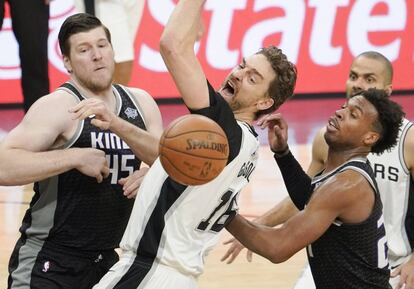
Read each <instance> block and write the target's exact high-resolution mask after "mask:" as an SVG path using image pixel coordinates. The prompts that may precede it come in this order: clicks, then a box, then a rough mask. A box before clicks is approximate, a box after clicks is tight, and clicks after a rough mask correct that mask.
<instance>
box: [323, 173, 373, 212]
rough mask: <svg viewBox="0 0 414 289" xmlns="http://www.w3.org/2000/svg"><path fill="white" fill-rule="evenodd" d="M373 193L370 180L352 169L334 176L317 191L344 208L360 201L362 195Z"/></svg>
mask: <svg viewBox="0 0 414 289" xmlns="http://www.w3.org/2000/svg"><path fill="white" fill-rule="evenodd" d="M372 191H373V189H372V187H371V185H370V183H369V182H368V180H367V179H366V178H365V177H364V176H363V175H362V174H361V173H359V172H357V171H355V170H352V169H346V170H344V171H342V172H340V173H338V174H336V175H334V176H333V177H331V178H330V179H328V180H327V181H326V182H325V183H323V184H322V185H321V186H320V187H319V188H318V189H317V192H319V195H326V197H327V198H329V200H335V203H336V204H337V205H339V206H343V207H346V206H348V205H350V204H351V203H353V202H355V201H358V200H359V198H360V197H361V194H372Z"/></svg>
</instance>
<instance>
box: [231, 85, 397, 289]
mask: <svg viewBox="0 0 414 289" xmlns="http://www.w3.org/2000/svg"><path fill="white" fill-rule="evenodd" d="M385 95H386V92H385V91H383V90H376V89H369V90H368V91H363V92H360V93H358V95H357V96H354V97H352V98H351V99H349V100H348V101H347V103H346V104H345V105H344V106H342V107H341V109H339V110H337V111H336V112H335V114H334V115H333V116H332V117H331V118H330V120H329V122H328V125H327V126H326V132H325V134H324V138H325V140H326V142H327V144H328V146H329V149H328V157H327V161H326V166H325V169H324V170H323V171H322V172H320V173H319V174H317V175H316V176H315V177H314V178H313V180H311V179H310V178H309V177H308V176H307V175H306V173H305V172H304V171H303V170H302V168H301V167H300V165H299V163H298V162H297V161H296V160H295V159H294V157H293V155H292V154H291V153H290V152H289V148H288V147H287V124H286V122H285V121H284V120H283V118H281V117H280V115H277V114H276V115H275V114H274V115H269V116H267V117H266V118H265V119H264V121H263V126H268V127H269V134H268V135H269V145H270V148H271V149H272V151H273V152H274V153H275V159H276V161H277V163H278V166H279V168H280V170H281V172H282V176H283V179H284V182H285V184H286V185H288V184H290V186H295V187H297V189H296V190H295V191H294V192H291V191H289V194H290V197H291V198H292V201H293V202H294V204H295V205H296V206H297V207H298V208H299V209H300V210H301V211H300V212H299V213H297V214H296V215H295V216H293V217H292V218H290V219H289V220H288V221H287V222H285V223H284V225H283V226H282V227H281V228H271V227H265V226H260V225H256V224H254V223H252V222H249V221H247V220H245V219H244V218H243V217H241V216H240V215H238V216H236V217H235V218H234V219H233V220H232V221H231V222H230V223H229V224H228V225H227V227H226V228H227V229H228V230H229V232H230V233H232V234H233V235H234V236H235V237H236V238H238V239H239V241H240V242H241V243H243V244H244V245H245V246H246V247H247V248H249V249H251V250H252V251H254V252H256V253H258V254H260V255H262V256H264V257H266V258H268V259H269V260H271V261H273V262H277V263H279V262H283V261H285V260H287V259H288V258H290V257H291V256H292V255H293V254H295V253H296V252H298V251H299V250H301V249H303V248H305V247H306V248H307V252H308V259H309V263H310V266H311V269H312V275H313V277H314V279H315V284H316V287H317V288H321V289H324V288H338V289H342V288H343V289H348V288H367V289H369V288H372V289H374V288H377V289H378V288H383V289H386V288H389V283H388V281H389V277H390V273H389V268H388V259H387V244H386V242H387V241H386V236H385V229H384V219H383V215H382V204H381V199H380V196H379V193H378V189H377V185H376V182H375V178H374V173H373V171H372V169H371V167H370V165H369V161H368V160H367V158H366V156H367V154H368V153H369V152H372V153H382V152H383V151H384V150H387V149H389V148H391V147H392V146H394V145H395V144H396V143H397V137H398V130H399V127H400V125H401V123H402V117H403V115H404V113H403V112H402V110H401V107H400V106H399V105H397V104H396V103H395V102H392V101H391V100H390V99H389V98H387V97H385Z"/></svg>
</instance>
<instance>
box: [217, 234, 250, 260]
mask: <svg viewBox="0 0 414 289" xmlns="http://www.w3.org/2000/svg"><path fill="white" fill-rule="evenodd" d="M223 244H224V245H227V244H231V246H230V248H229V249H228V250H227V252H226V253H225V254H224V256H223V257H221V259H220V261H221V262H224V261H226V260H227V264H231V263H233V261H234V260H236V258H237V256H239V254H240V251H241V250H243V249H244V248H245V247H244V246H243V245H242V243H240V242H239V241H237V240H236V239H235V238H231V239H228V240H227V241H224V242H223ZM246 259H247V261H249V262H251V261H252V259H253V253H252V251H250V250H247V253H246Z"/></svg>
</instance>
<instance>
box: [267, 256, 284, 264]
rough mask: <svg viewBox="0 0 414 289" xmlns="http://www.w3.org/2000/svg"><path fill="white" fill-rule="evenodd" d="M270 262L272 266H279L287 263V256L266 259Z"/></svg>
mask: <svg viewBox="0 0 414 289" xmlns="http://www.w3.org/2000/svg"><path fill="white" fill-rule="evenodd" d="M268 259H269V261H270V262H272V263H273V264H279V263H283V262H285V261H287V260H288V259H289V256H287V255H283V254H273V255H272V256H271V257H270V258H268Z"/></svg>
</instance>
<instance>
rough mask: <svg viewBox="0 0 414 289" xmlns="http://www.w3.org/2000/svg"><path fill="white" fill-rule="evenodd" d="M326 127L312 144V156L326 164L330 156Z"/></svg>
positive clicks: (317, 134)
mask: <svg viewBox="0 0 414 289" xmlns="http://www.w3.org/2000/svg"><path fill="white" fill-rule="evenodd" d="M325 132H326V127H322V128H321V129H320V130H319V131H318V132H317V133H316V136H315V138H314V139H313V143H312V154H313V156H314V158H316V159H317V160H319V161H320V162H322V163H325V160H326V158H327V154H328V144H327V143H326V141H325V136H324V135H325Z"/></svg>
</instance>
